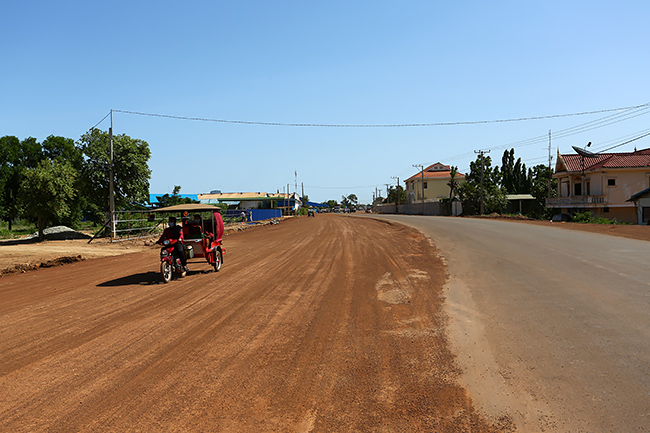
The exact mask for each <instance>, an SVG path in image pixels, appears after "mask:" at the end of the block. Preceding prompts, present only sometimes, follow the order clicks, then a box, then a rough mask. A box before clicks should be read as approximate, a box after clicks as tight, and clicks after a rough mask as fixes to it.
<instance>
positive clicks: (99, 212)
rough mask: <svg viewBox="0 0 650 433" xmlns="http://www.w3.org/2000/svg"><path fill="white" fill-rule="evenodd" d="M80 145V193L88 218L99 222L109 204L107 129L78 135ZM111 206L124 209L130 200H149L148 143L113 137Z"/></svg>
mask: <svg viewBox="0 0 650 433" xmlns="http://www.w3.org/2000/svg"><path fill="white" fill-rule="evenodd" d="M79 144H80V147H81V149H82V151H83V154H84V156H85V161H84V165H83V169H82V179H83V187H82V196H83V197H84V198H85V200H86V202H87V209H88V212H89V215H88V216H89V217H90V218H91V219H93V221H95V222H99V221H102V220H103V219H104V216H105V214H106V211H107V210H108V207H109V173H110V155H109V151H110V144H109V136H108V133H107V132H104V131H101V130H99V129H92V130H90V131H89V132H88V133H86V134H84V135H83V136H81V139H80V141H79ZM113 155H114V156H113V160H114V164H113V167H114V173H115V179H114V195H115V208H116V209H125V208H127V207H128V206H129V205H130V204H131V203H133V202H137V203H145V202H147V201H148V200H149V179H150V178H151V170H150V169H149V165H148V162H149V158H150V157H151V151H150V150H149V144H148V143H147V142H146V141H144V140H140V139H136V138H131V137H129V136H128V135H125V134H121V135H117V136H114V137H113Z"/></svg>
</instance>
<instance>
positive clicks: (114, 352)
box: [0, 215, 510, 432]
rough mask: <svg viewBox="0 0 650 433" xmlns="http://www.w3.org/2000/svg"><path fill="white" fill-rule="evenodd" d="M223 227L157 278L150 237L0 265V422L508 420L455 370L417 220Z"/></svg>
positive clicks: (365, 425)
mask: <svg viewBox="0 0 650 433" xmlns="http://www.w3.org/2000/svg"><path fill="white" fill-rule="evenodd" d="M224 244H225V246H226V248H227V254H226V256H225V262H224V267H223V268H222V270H221V271H220V272H218V273H208V272H204V271H207V270H208V269H209V268H208V266H207V264H201V263H199V261H196V260H195V261H193V262H190V269H191V272H190V275H188V277H186V278H184V279H181V280H175V281H173V282H172V283H170V284H167V285H164V284H155V279H157V278H158V276H157V270H158V250H157V249H156V248H152V249H151V250H150V251H148V252H145V253H140V254H137V255H129V256H121V257H112V258H106V259H97V260H88V261H84V262H80V263H76V264H74V265H68V266H65V267H61V268H51V269H45V270H40V271H38V272H35V273H33V274H21V275H12V276H9V277H5V278H3V279H2V280H0V297H2V299H3V302H2V303H1V304H0V354H1V355H0V387H1V388H2V389H3V391H6V392H3V393H0V394H4V395H0V420H1V421H0V430H2V429H8V430H11V431H34V430H43V431H47V430H49V431H60V432H66V431H97V430H112V431H152V430H156V431H161V430H164V431H174V430H177V431H179V430H182V431H197V432H198V431H201V432H204V431H262V432H263V431H300V432H309V431H414V432H417V431H445V432H461V431H475V432H497V431H509V429H510V427H509V425H508V423H507V420H505V421H503V420H502V421H499V420H492V421H488V420H486V419H483V418H481V416H480V415H479V414H478V413H476V411H475V410H474V409H473V406H472V404H471V401H470V400H469V399H468V397H467V395H466V393H465V391H464V390H463V389H462V388H460V387H459V386H458V385H457V384H456V382H455V379H456V377H457V374H458V371H457V368H456V366H455V364H454V355H453V354H452V353H451V352H450V351H449V346H448V343H447V340H446V337H445V326H446V320H447V319H446V317H445V316H444V314H443V313H442V303H443V301H444V298H443V293H442V287H443V284H444V282H445V274H444V267H443V265H442V263H441V262H440V260H439V259H438V258H437V256H436V253H435V250H434V248H433V247H432V246H431V245H430V243H429V241H428V240H427V239H426V238H424V237H423V236H422V235H421V234H420V233H418V232H416V231H414V230H412V229H409V228H406V227H404V226H400V225H390V224H386V223H385V222H379V221H376V220H372V219H365V218H364V219H361V218H351V217H345V216H336V215H319V216H318V217H316V218H299V219H292V220H287V221H285V222H283V223H282V224H280V225H275V226H266V227H260V228H254V229H251V230H247V231H245V232H240V233H236V234H233V235H230V236H227V237H226V238H225V242H224ZM57 282H58V283H57ZM55 288H56V290H54V289H55ZM5 300H6V301H7V302H4V301H5Z"/></svg>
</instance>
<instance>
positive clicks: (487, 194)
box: [449, 149, 557, 219]
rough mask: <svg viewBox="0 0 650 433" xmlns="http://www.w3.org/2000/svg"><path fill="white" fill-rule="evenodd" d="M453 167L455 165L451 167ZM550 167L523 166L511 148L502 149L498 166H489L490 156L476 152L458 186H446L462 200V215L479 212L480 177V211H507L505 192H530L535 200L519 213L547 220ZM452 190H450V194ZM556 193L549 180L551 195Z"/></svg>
mask: <svg viewBox="0 0 650 433" xmlns="http://www.w3.org/2000/svg"><path fill="white" fill-rule="evenodd" d="M453 168H454V169H456V170H457V168H456V167H453ZM551 174H552V171H551V168H550V167H548V166H546V165H544V164H539V165H536V166H534V167H526V164H524V163H522V162H521V158H517V159H516V160H515V150H514V149H510V150H505V151H504V152H503V156H502V158H501V166H498V165H497V166H495V167H492V158H491V157H490V156H487V155H484V154H479V155H478V156H477V158H476V160H475V161H473V162H471V163H470V172H469V173H468V174H467V175H466V176H465V182H463V183H461V184H460V186H456V185H455V183H454V184H453V185H449V186H450V189H455V190H457V191H458V197H459V198H460V200H461V201H462V203H463V213H464V214H465V215H478V214H479V213H480V200H481V178H482V179H483V213H484V214H491V213H498V214H504V213H506V212H507V205H508V200H507V198H506V195H508V194H531V195H532V196H533V197H535V200H534V201H533V202H532V203H530V204H529V205H528V206H527V207H526V209H525V210H524V211H523V212H522V214H523V215H525V216H528V217H530V218H534V219H549V218H550V217H551V216H552V214H553V212H552V210H551V209H548V208H546V198H547V197H548V189H549V187H548V182H549V178H550V177H551ZM452 193H453V191H450V197H451V196H452ZM556 194H557V181H556V180H552V182H551V196H552V197H554V196H555V195H556Z"/></svg>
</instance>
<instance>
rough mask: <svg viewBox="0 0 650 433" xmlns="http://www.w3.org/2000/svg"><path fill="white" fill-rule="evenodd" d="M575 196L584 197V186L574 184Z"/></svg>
mask: <svg viewBox="0 0 650 433" xmlns="http://www.w3.org/2000/svg"><path fill="white" fill-rule="evenodd" d="M573 195H582V184H581V183H574V184H573Z"/></svg>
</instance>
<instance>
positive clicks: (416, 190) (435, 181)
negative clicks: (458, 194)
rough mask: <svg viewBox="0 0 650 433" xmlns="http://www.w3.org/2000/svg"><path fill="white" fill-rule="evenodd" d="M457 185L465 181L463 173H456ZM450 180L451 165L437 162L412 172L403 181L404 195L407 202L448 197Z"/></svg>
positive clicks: (438, 199) (437, 199)
mask: <svg viewBox="0 0 650 433" xmlns="http://www.w3.org/2000/svg"><path fill="white" fill-rule="evenodd" d="M455 179H456V181H457V182H458V185H460V184H461V183H463V182H465V175H464V174H462V173H456V177H455ZM450 180H451V167H450V166H448V165H444V164H442V163H440V162H437V163H435V164H433V165H430V166H429V167H427V168H425V169H424V170H423V171H420V172H418V173H417V174H414V175H413V176H411V177H409V178H408V179H406V180H405V181H404V183H405V185H406V197H407V200H408V202H409V203H417V202H418V201H422V198H423V194H424V201H440V199H443V198H449V185H447V184H448V183H449V181H450Z"/></svg>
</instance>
